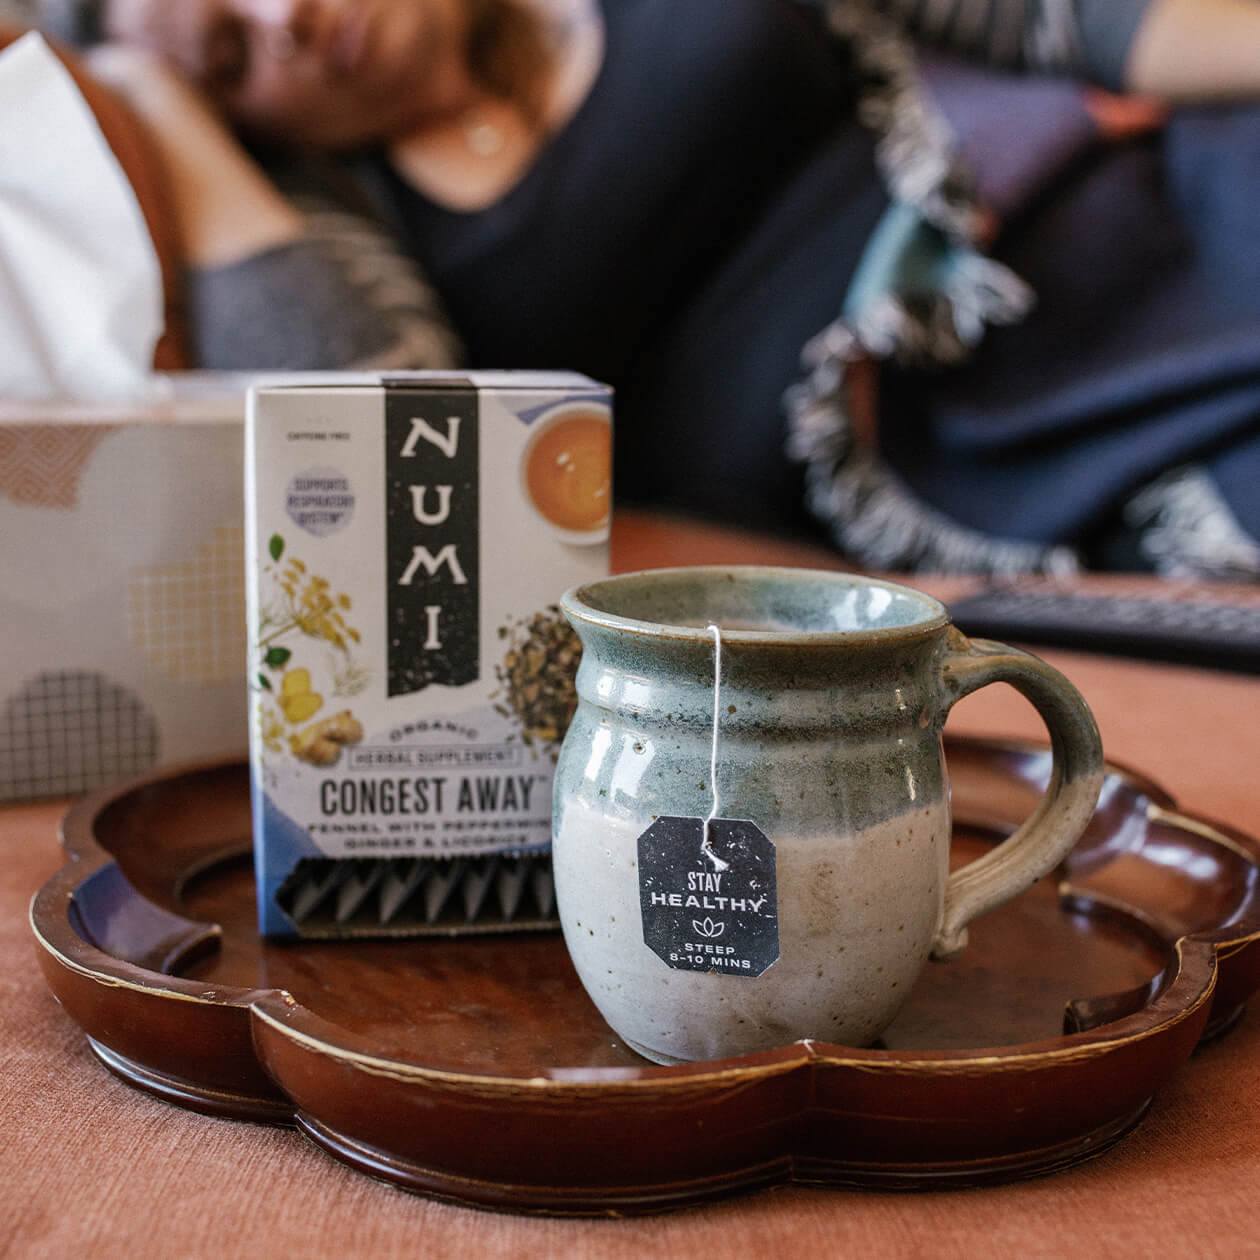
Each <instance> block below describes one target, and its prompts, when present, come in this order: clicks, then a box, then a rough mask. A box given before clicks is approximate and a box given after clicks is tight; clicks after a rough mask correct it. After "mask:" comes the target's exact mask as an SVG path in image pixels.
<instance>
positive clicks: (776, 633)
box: [560, 565, 950, 646]
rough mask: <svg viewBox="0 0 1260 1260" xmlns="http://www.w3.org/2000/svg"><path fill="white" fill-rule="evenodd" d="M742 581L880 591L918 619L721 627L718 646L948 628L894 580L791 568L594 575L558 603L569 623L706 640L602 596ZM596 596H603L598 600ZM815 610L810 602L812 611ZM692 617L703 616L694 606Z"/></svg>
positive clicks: (694, 628)
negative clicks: (851, 624)
mask: <svg viewBox="0 0 1260 1260" xmlns="http://www.w3.org/2000/svg"><path fill="white" fill-rule="evenodd" d="M723 582H727V583H732V584H741V583H742V584H749V583H753V582H756V583H758V584H760V585H761V586H762V587H763V589H764V588H766V587H767V586H769V587H771V588H772V587H773V586H775V585H776V584H777V585H779V587H780V588H781V589H782V590H784V591H786V590H788V589H789V588H794V589H798V590H799V589H801V588H802V583H804V584H808V585H809V586H810V587H812V589H814V590H817V589H818V587H819V586H826V587H829V588H831V589H833V590H835V591H836V592H839V591H842V590H855V589H865V590H883V591H886V592H888V594H889V595H890V596H891V597H892V598H893V599H894V600H897V601H900V602H902V603H903V604H904V605H907V606H910V607H913V608H917V609H918V610H919V612H920V615H919V616H918V617H914V618H911V619H908V620H905V621H899V622H896V623H893V624H888V625H870V626H862V627H856V628H855V627H844V626H832V627H820V626H804V627H801V628H799V629H781V628H775V629H748V628H728V627H727V626H725V625H721V622H720V620H719V622H718V624H719V625H720V626H721V631H722V640H723V642H732V643H748V644H750V645H751V644H781V645H785V646H795V645H801V646H803V645H805V644H817V643H819V642H823V641H825V642H869V643H892V642H895V641H897V640H898V639H906V640H909V639H917V638H921V637H924V636H927V635H932V634H936V633H938V632H939V631H941V630H942V629H944V628H945V627H946V626H948V625H949V623H950V618H949V612H948V610H947V609H946V607H945V605H944V604H942V603H941V602H940V600H938V599H936V598H935V597H934V596H932V595H928V594H927V593H926V592H924V591H920V590H916V589H915V588H914V587H911V586H904V585H902V584H901V583H898V582H888V581H885V580H884V579H882V578H871V577H866V576H865V575H863V574H858V573H846V572H843V571H837V570H831V569H805V568H791V567H787V566H776V565H694V566H692V565H686V566H678V567H673V568H661V569H638V570H635V571H633V572H628V573H618V574H614V575H613V576H611V577H607V578H599V579H597V580H595V581H593V582H584V583H582V584H581V585H579V586H574V587H572V588H571V589H570V590H568V591H566V592H565V593H564V595H563V596H561V599H560V607H561V609H562V611H563V612H564V613H565V615H566V616H567V617H568V618H569V619H570V621H573V622H579V621H580V622H582V623H585V624H588V625H591V626H598V627H602V628H604V629H608V630H617V631H623V632H626V633H630V634H635V635H641V636H645V637H657V638H670V639H676V640H683V641H689V640H690V641H696V642H700V641H703V642H705V643H711V642H712V635H711V634H710V632H709V630H708V629H707V627H705V626H698V625H694V624H692V625H687V624H682V621H681V618H680V619H679V620H678V621H671V620H668V619H665V618H653V617H647V616H635V615H630V614H629V613H627V612H624V611H613V610H612V608H610V607H609V605H612V607H613V608H615V607H616V600H615V599H612V598H609V597H610V596H613V595H615V594H616V593H618V592H623V593H624V592H629V591H632V590H633V589H634V588H636V587H648V586H651V587H655V588H656V589H657V590H658V591H660V592H668V591H670V590H671V588H672V589H678V588H680V587H681V586H682V585H683V584H685V583H691V584H694V585H696V586H698V587H699V586H703V587H706V588H708V587H711V585H712V584H719V583H723ZM601 596H602V598H601ZM821 606H822V601H819V600H816V601H815V603H814V607H815V608H816V609H817V608H818V607H821ZM696 615H697V617H699V616H701V615H709V614H706V613H703V612H702V611H701V609H700V608H699V607H697V614H696ZM780 615H782V617H783V619H784V620H786V621H790V620H791V613H790V612H786V613H781V614H780Z"/></svg>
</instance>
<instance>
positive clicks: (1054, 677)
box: [932, 627, 1103, 959]
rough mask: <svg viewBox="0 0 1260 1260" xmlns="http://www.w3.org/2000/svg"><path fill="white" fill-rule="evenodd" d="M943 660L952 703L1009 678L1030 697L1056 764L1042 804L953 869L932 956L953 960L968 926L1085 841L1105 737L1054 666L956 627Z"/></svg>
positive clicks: (1095, 799)
mask: <svg viewBox="0 0 1260 1260" xmlns="http://www.w3.org/2000/svg"><path fill="white" fill-rule="evenodd" d="M949 635H950V637H949V645H948V647H947V648H946V652H945V658H944V660H943V662H942V666H941V669H942V681H943V683H944V686H945V692H946V706H947V709H949V708H953V706H954V705H955V704H956V703H957V702H958V701H959V700H961V699H962V698H963V697H964V696H968V695H970V694H971V693H972V692H973V691H978V690H979V689H980V688H981V687H987V686H988V685H989V683H995V682H1005V683H1010V685H1011V686H1012V687H1014V688H1015V690H1016V691H1018V692H1020V693H1021V694H1022V695H1024V696H1025V697H1027V699H1028V700H1030V701H1031V702H1032V704H1033V707H1034V708H1035V709H1036V710H1037V712H1038V713H1039V714H1040V715H1041V719H1042V721H1043V722H1045V724H1046V730H1047V731H1048V732H1049V733H1050V747H1051V753H1052V756H1053V767H1052V771H1051V775H1050V782H1049V784H1048V786H1047V787H1046V791H1045V794H1044V795H1043V796H1042V798H1041V800H1040V801H1039V802H1038V805H1037V808H1036V809H1035V810H1034V811H1033V812H1032V814H1031V815H1029V817H1028V818H1027V819H1025V821H1024V823H1023V824H1022V825H1021V826H1020V827H1019V829H1018V830H1017V831H1015V832H1014V834H1013V835H1011V836H1009V837H1007V839H1006V840H1004V841H1003V842H1002V843H1001V844H999V845H998V846H997V847H996V848H995V849H993V850H992V851H991V852H989V853H986V854H985V855H984V856H983V857H981V858H977V859H976V860H975V861H974V862H969V863H968V864H967V865H966V866H964V867H963V868H962V869H961V870H957V871H955V872H954V873H953V874H952V875H951V876H950V877H949V882H948V883H947V884H946V885H945V908H944V913H943V914H942V916H941V926H940V929H939V931H938V932H937V934H936V940H935V941H934V942H933V945H932V957H933V958H941V959H943V958H952V957H953V956H954V955H955V954H957V953H960V952H961V951H962V950H963V949H964V948H966V945H967V924H968V923H970V922H971V921H972V919H975V918H978V917H979V916H980V915H982V914H986V913H987V912H988V911H990V910H993V909H996V908H997V907H998V906H1000V905H1001V904H1002V903H1003V902H1006V901H1009V900H1010V899H1011V898H1012V897H1014V896H1015V895H1016V894H1017V893H1021V892H1023V891H1024V890H1025V889H1026V888H1031V887H1032V886H1033V884H1035V883H1036V882H1037V881H1038V880H1039V879H1040V878H1041V877H1042V876H1043V875H1045V874H1046V873H1047V872H1049V871H1052V870H1053V869H1054V868H1055V867H1056V866H1057V865H1058V864H1059V862H1061V861H1062V860H1063V858H1064V857H1065V856H1066V855H1067V852H1068V850H1069V849H1071V848H1072V846H1073V845H1074V844H1075V843H1076V842H1077V840H1078V839H1080V835H1081V832H1082V831H1084V830H1085V826H1086V824H1087V823H1088V822H1089V820H1090V818H1091V816H1092V815H1093V812H1094V806H1095V805H1096V804H1097V802H1098V793H1099V791H1100V789H1101V788H1102V780H1103V752H1102V740H1101V739H1100V738H1099V735H1098V726H1097V723H1095V721H1094V715H1093V714H1092V713H1090V711H1089V708H1088V706H1087V705H1086V703H1085V700H1084V699H1083V697H1082V696H1081V693H1080V692H1079V691H1077V690H1076V688H1075V687H1074V686H1072V684H1071V683H1070V682H1068V680H1067V679H1066V678H1065V677H1064V676H1063V675H1062V674H1061V673H1059V671H1058V670H1057V669H1055V668H1053V667H1052V666H1050V665H1047V664H1046V663H1045V661H1042V660H1039V659H1038V658H1037V657H1035V656H1031V655H1029V654H1028V653H1027V652H1021V651H1019V649H1018V648H1012V647H1007V646H1006V644H1004V643H995V642H993V641H992V640H990V639H968V638H967V637H966V635H964V634H963V633H962V632H961V631H959V630H957V629H955V628H953V627H951V628H950V632H949Z"/></svg>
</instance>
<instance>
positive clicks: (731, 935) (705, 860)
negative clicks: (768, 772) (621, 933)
mask: <svg viewBox="0 0 1260 1260" xmlns="http://www.w3.org/2000/svg"><path fill="white" fill-rule="evenodd" d="M638 859H639V866H638V870H639V907H640V910H641V912H642V916H643V943H644V944H645V945H646V946H647V947H648V948H649V949H650V950H651V951H652V952H653V953H654V954H656V955H657V957H658V958H660V959H661V961H662V962H664V963H665V964H666V965H667V966H669V967H673V968H675V969H676V970H678V971H699V972H718V973H720V974H723V975H731V976H744V977H746V978H748V979H752V978H754V977H756V976H759V975H761V973H762V972H763V971H765V970H766V968H767V967H769V966H770V965H771V964H772V963H773V962H774V961H775V960H776V959H777V958H778V957H779V908H778V893H777V888H776V882H775V854H774V844H773V842H772V841H771V840H770V839H769V837H767V836H766V834H765V833H764V832H763V831H762V830H761V828H760V827H758V826H757V824H756V823H754V822H749V821H748V820H746V819H738V818H712V819H705V818H676V817H672V816H664V817H661V818H658V819H657V820H656V821H655V822H654V823H653V824H652V825H651V826H650V827H649V828H648V829H647V830H646V831H645V832H643V834H642V835H641V836H640V837H639V852H638Z"/></svg>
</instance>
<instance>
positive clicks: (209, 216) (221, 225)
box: [88, 44, 302, 267]
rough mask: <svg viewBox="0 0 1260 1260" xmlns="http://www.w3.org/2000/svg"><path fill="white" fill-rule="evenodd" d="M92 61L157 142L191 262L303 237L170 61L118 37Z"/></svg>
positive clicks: (293, 214) (287, 208)
mask: <svg viewBox="0 0 1260 1260" xmlns="http://www.w3.org/2000/svg"><path fill="white" fill-rule="evenodd" d="M88 62H89V65H90V66H91V69H92V73H93V74H94V75H96V76H97V77H98V78H100V79H102V80H103V81H104V82H105V83H106V84H107V85H108V86H109V87H111V88H113V89H114V91H116V92H117V93H118V94H119V95H120V96H122V97H123V98H124V99H125V100H126V101H127V102H128V104H129V105H131V107H132V109H133V110H134V111H135V112H136V113H137V114H138V115H139V116H140V118H141V119H142V120H143V121H144V123H145V124H146V126H147V128H148V131H149V134H150V136H151V137H152V139H153V141H154V143H155V144H156V146H157V149H158V153H159V155H160V157H161V160H162V165H163V167H164V169H165V171H166V177H167V181H168V184H169V189H170V194H171V198H172V201H173V203H174V212H175V217H176V226H177V229H178V237H179V242H180V248H181V252H182V255H183V258H184V261H185V263H186V264H187V265H189V266H192V267H216V266H223V265H225V264H229V263H235V262H239V261H240V260H241V259H242V258H246V257H248V256H250V255H251V254H256V253H259V252H261V251H262V250H264V249H269V248H271V247H273V246H276V245H282V244H286V243H288V242H290V241H295V240H297V239H298V237H300V236H301V234H302V216H301V215H300V214H299V213H298V212H297V210H296V209H294V207H293V206H292V205H290V204H289V203H288V202H287V201H286V200H285V198H284V197H282V196H281V195H280V194H279V192H278V191H277V190H276V189H275V187H274V186H273V185H272V183H271V181H270V180H269V179H268V178H267V177H266V175H265V174H264V173H263V171H262V170H261V169H260V168H259V167H258V165H257V163H255V162H254V161H253V159H252V158H250V156H249V155H248V154H247V153H246V152H245V150H244V149H243V148H242V147H241V145H240V143H239V142H238V141H237V139H236V137H235V136H234V135H233V134H232V133H231V132H230V131H229V130H228V129H227V127H226V126H225V125H224V124H223V123H222V122H221V121H220V120H219V118H218V116H217V115H216V114H215V113H214V111H213V110H212V109H211V108H210V106H209V105H208V104H207V103H206V101H205V100H204V99H203V98H202V96H201V94H200V93H199V92H197V90H196V89H195V88H193V87H192V86H191V84H189V83H187V82H186V81H185V80H184V79H183V78H182V77H181V76H180V75H179V74H178V73H177V72H176V71H174V70H173V69H171V68H170V67H169V66H168V65H167V63H166V62H164V61H162V60H161V59H160V58H158V57H156V56H155V55H153V54H150V53H147V52H145V51H143V50H141V49H138V48H132V47H127V46H123V45H116V44H104V45H102V46H101V47H99V48H96V49H94V50H93V51H92V52H91V53H90V54H89V57H88Z"/></svg>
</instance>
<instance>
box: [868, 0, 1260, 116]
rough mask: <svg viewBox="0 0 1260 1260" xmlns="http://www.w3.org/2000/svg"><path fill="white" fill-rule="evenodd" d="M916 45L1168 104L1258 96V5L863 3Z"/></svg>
mask: <svg viewBox="0 0 1260 1260" xmlns="http://www.w3.org/2000/svg"><path fill="white" fill-rule="evenodd" d="M871 2H872V3H873V4H874V6H875V7H876V8H879V9H882V10H883V11H885V12H886V13H889V14H890V15H892V16H893V17H895V18H896V19H897V20H898V21H900V22H901V23H902V24H903V25H905V27H906V28H907V29H908V30H909V31H910V32H911V33H912V34H914V35H915V36H916V37H918V38H920V39H923V40H925V41H927V42H929V43H934V44H938V45H941V46H945V47H948V48H951V49H953V50H954V51H956V52H960V53H964V54H966V55H968V56H971V57H973V58H977V59H979V60H981V61H984V62H987V63H988V64H990V65H993V66H998V67H1003V68H1007V69H1020V70H1040V71H1045V72H1048V73H1057V74H1070V75H1075V76H1078V77H1081V78H1084V79H1089V80H1091V81H1093V82H1095V83H1097V84H1100V85H1101V86H1103V87H1107V88H1111V89H1112V90H1114V91H1127V92H1138V93H1144V94H1149V95H1153V96H1159V97H1162V98H1164V99H1165V100H1168V101H1195V100H1214V99H1224V98H1235V99H1237V98H1247V97H1260V2H1258V0H871Z"/></svg>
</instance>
